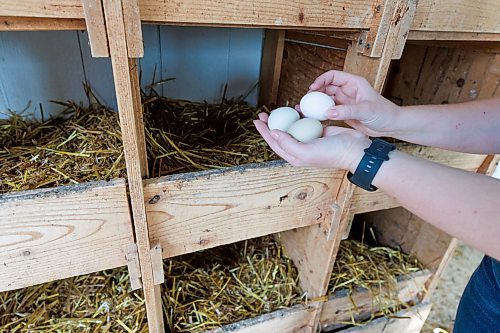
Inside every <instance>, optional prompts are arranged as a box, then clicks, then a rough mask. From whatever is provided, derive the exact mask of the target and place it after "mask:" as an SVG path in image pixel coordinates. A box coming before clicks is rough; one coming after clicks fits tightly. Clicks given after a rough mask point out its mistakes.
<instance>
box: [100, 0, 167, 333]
mask: <svg viewBox="0 0 500 333" xmlns="http://www.w3.org/2000/svg"><path fill="white" fill-rule="evenodd" d="M103 4H104V13H105V19H106V28H107V34H108V42H109V51H110V55H111V64H112V68H113V77H114V82H115V90H116V98H117V102H118V110H119V115H120V125H121V129H122V137H123V147H124V153H125V162H126V166H127V175H128V185H129V192H130V205H131V208H132V216H133V220H134V229H135V236H136V242H137V249H138V253H139V262H140V269H141V278H142V285H143V291H144V298H145V302H146V312H147V318H148V326H149V331H150V332H155V333H156V332H158V333H159V332H164V323H163V315H162V304H161V286H160V285H155V280H154V272H153V265H152V260H151V245H150V242H149V232H148V225H147V220H146V209H145V205H144V193H143V186H142V177H143V176H146V175H147V159H146V148H145V139H144V125H143V120H142V110H141V100H140V87H139V78H138V72H137V65H136V60H135V59H130V58H133V57H136V56H139V55H141V54H142V52H143V51H142V41H141V40H140V39H142V38H140V37H138V36H141V33H140V32H137V31H135V32H134V31H133V27H135V28H137V29H140V21H139V22H135V23H132V22H130V21H131V20H138V19H139V16H138V15H136V14H138V7H137V8H129V7H130V6H133V5H135V6H137V3H136V2H135V3H133V1H130V0H127V1H125V0H123V1H122V0H103ZM124 7H126V8H127V9H126V10H124ZM130 13H132V14H133V15H131V16H130V15H128V14H130ZM126 22H128V23H126ZM132 36H133V37H132ZM131 44H133V45H131Z"/></svg>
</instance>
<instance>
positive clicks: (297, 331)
mask: <svg viewBox="0 0 500 333" xmlns="http://www.w3.org/2000/svg"><path fill="white" fill-rule="evenodd" d="M311 316H312V313H311V311H309V309H308V308H307V307H304V306H302V305H298V306H294V307H292V308H289V309H285V310H279V311H274V312H271V313H268V314H265V315H262V316H258V317H256V318H252V319H247V320H242V321H239V322H236V323H234V324H230V325H226V326H224V327H221V328H217V329H214V330H210V331H206V332H205V333H309V332H311V327H310V326H309V321H310V320H311Z"/></svg>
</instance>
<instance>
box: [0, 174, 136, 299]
mask: <svg viewBox="0 0 500 333" xmlns="http://www.w3.org/2000/svg"><path fill="white" fill-rule="evenodd" d="M0 221H1V222H0V267H1V269H0V291H5V290H12V289H17V288H23V287H27V286H31V285H35V284H39V283H43V282H48V281H53V280H58V279H63V278H67V277H70V276H75V275H81V274H87V273H91V272H96V271H100V270H104V269H109V268H114V267H118V266H123V265H126V260H125V246H126V245H128V244H130V243H133V242H134V239H133V232H132V225H131V221H130V215H129V206H128V201H127V194H126V189H125V182H124V181H123V180H121V179H119V180H114V181H110V182H94V183H86V184H81V185H71V186H62V187H58V188H54V189H43V190H35V191H23V192H19V193H13V194H6V195H2V196H0Z"/></svg>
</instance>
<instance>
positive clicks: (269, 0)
mask: <svg viewBox="0 0 500 333" xmlns="http://www.w3.org/2000/svg"><path fill="white" fill-rule="evenodd" d="M374 4H375V1H373V0H360V1H352V0H333V1H330V2H311V1H309V2H307V1H306V2H304V1H302V2H298V1H297V2H295V1H283V0H281V1H273V0H256V1H253V2H252V3H248V2H247V1H244V0H202V1H196V0H173V1H160V0H140V1H139V6H140V14H141V20H142V21H143V22H148V23H160V24H173V25H209V26H210V25H214V26H237V27H266V28H273V27H274V28H280V29H284V28H290V29H314V28H316V29H330V30H334V29H357V30H359V29H369V28H370V26H371V21H372V17H373V15H374V10H375V8H374ZM499 12H500V2H498V1H497V0H480V1H469V2H464V1H457V0H444V1H435V0H420V1H419V3H418V6H417V11H416V15H415V19H414V20H413V23H412V26H411V30H412V31H417V32H418V31H422V32H438V33H440V32H455V33H486V34H492V33H493V34H495V33H496V34H498V33H500V21H499V20H498V13H499ZM0 17H1V18H2V21H0V22H1V24H0V30H21V29H24V30H52V29H54V30H61V29H68V28H71V27H73V29H82V28H83V24H82V23H81V21H79V20H80V19H83V18H84V17H85V16H84V11H83V6H82V2H81V0H43V1H40V0H24V1H18V0H6V1H2V2H1V3H0ZM37 19H40V20H37ZM44 19H62V20H61V21H60V22H59V23H58V20H55V21H54V22H48V21H46V20H44ZM18 21H19V22H18ZM58 27H59V28H58ZM410 36H411V35H410ZM414 36H415V35H414ZM464 36H467V34H465V35H464ZM468 36H469V37H471V38H472V35H470V34H469V35H468ZM414 38H415V37H414ZM421 38H424V39H427V38H429V37H428V35H425V34H424V35H421ZM490 38H491V36H490ZM494 38H495V40H498V39H496V37H494Z"/></svg>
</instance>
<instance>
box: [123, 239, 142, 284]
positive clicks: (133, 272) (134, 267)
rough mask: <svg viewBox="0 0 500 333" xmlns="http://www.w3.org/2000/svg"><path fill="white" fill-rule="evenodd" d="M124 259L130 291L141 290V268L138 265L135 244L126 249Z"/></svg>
mask: <svg viewBox="0 0 500 333" xmlns="http://www.w3.org/2000/svg"><path fill="white" fill-rule="evenodd" d="M125 258H126V259H127V269H128V275H129V280H130V288H131V289H132V290H137V289H140V288H142V283H141V267H140V264H139V253H137V244H135V243H133V244H130V245H128V246H127V247H126V253H125Z"/></svg>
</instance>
